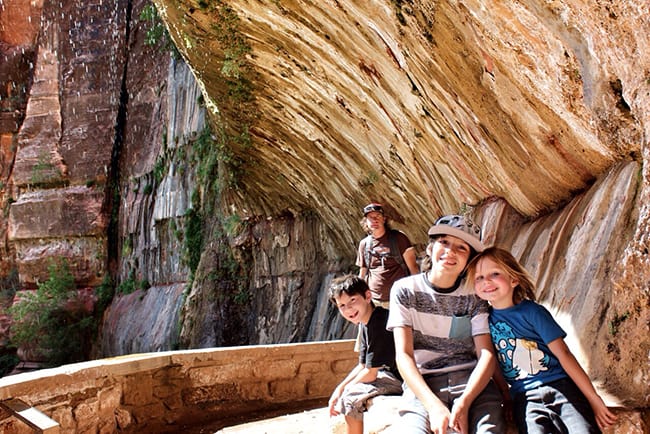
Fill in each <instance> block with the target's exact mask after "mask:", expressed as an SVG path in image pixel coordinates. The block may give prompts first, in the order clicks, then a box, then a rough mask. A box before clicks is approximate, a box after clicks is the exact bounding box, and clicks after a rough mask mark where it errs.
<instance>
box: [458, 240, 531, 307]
mask: <svg viewBox="0 0 650 434" xmlns="http://www.w3.org/2000/svg"><path fill="white" fill-rule="evenodd" d="M483 258H489V259H491V260H493V261H494V262H495V263H496V264H497V265H498V266H499V267H500V268H502V269H503V271H504V272H505V273H506V274H507V275H508V276H510V278H512V279H516V280H517V281H519V284H518V285H517V286H516V287H515V289H514V291H513V292H512V302H513V303H514V304H519V303H521V302H522V301H523V300H532V301H535V284H534V283H533V279H532V278H531V277H530V274H528V271H526V269H525V268H524V267H522V266H521V264H520V263H519V261H517V259H516V258H515V257H514V256H512V254H511V253H510V252H509V251H507V250H505V249H502V248H500V247H489V248H487V249H485V250H483V251H482V252H481V253H479V254H478V255H477V256H476V257H474V258H473V259H472V261H471V262H470V263H469V265H468V266H467V268H468V270H467V280H468V282H469V283H470V284H473V282H474V277H475V276H476V266H477V265H478V262H479V261H480V260H481V259H483Z"/></svg>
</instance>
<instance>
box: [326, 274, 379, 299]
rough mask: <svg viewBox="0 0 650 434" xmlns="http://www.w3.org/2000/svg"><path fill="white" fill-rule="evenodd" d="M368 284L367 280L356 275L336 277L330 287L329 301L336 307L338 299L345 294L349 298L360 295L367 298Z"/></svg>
mask: <svg viewBox="0 0 650 434" xmlns="http://www.w3.org/2000/svg"><path fill="white" fill-rule="evenodd" d="M369 290H370V288H368V284H367V283H366V281H365V280H363V279H362V278H360V277H359V276H357V275H356V274H346V275H344V276H340V277H336V278H334V279H333V280H332V283H330V287H329V299H330V301H331V302H332V303H333V304H335V305H336V298H337V297H340V296H341V294H343V293H345V294H347V295H348V296H350V297H351V296H353V295H355V294H360V295H361V296H363V297H365V296H366V291H369Z"/></svg>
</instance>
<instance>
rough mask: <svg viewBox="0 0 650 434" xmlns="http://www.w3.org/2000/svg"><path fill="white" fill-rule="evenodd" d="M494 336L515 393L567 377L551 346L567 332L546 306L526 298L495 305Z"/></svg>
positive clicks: (491, 326)
mask: <svg viewBox="0 0 650 434" xmlns="http://www.w3.org/2000/svg"><path fill="white" fill-rule="evenodd" d="M490 336H491V337H492V343H493V344H494V347H495V349H496V351H497V360H498V361H499V365H500V367H501V372H503V376H504V377H505V379H506V381H507V382H508V383H509V384H510V392H511V393H512V394H513V395H514V394H517V393H521V392H523V391H525V390H530V389H533V388H535V387H539V386H541V385H543V384H548V383H550V382H551V381H555V380H558V379H560V378H565V377H567V374H566V372H564V369H563V368H562V366H561V365H560V362H559V361H558V359H557V358H556V357H555V356H554V355H553V353H552V352H551V351H550V350H549V348H548V346H547V344H548V343H550V342H552V341H554V340H556V339H557V338H565V337H566V333H565V332H564V330H562V328H561V327H560V326H559V325H558V323H557V322H556V321H555V320H554V319H553V316H552V315H551V313H550V312H549V311H548V310H547V309H546V308H545V307H544V306H542V305H540V304H537V303H535V302H534V301H530V300H524V301H522V302H521V303H519V304H517V305H515V306H513V307H510V308H507V309H492V308H491V309H490Z"/></svg>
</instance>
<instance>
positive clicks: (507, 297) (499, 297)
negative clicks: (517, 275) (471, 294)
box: [474, 257, 519, 309]
mask: <svg viewBox="0 0 650 434" xmlns="http://www.w3.org/2000/svg"><path fill="white" fill-rule="evenodd" d="M518 284H519V281H518V280H517V279H514V278H512V277H511V276H510V275H508V274H507V273H506V272H505V271H504V270H503V268H501V267H500V266H499V265H498V264H497V263H496V262H494V261H493V260H492V259H491V258H490V257H484V258H481V259H479V261H478V262H477V263H476V273H475V275H474V290H475V291H476V295H478V296H479V297H480V298H482V299H483V300H486V301H488V302H490V304H491V305H492V307H494V308H495V309H506V308H508V307H512V306H514V302H513V301H512V294H513V292H514V290H515V288H516V287H517V285H518Z"/></svg>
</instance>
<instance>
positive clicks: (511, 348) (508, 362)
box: [490, 321, 550, 381]
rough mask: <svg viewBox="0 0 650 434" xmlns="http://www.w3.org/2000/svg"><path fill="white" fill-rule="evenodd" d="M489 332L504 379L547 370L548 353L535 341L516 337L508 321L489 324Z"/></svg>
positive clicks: (517, 378) (522, 376)
mask: <svg viewBox="0 0 650 434" xmlns="http://www.w3.org/2000/svg"><path fill="white" fill-rule="evenodd" d="M490 334H491V335H492V342H493V343H494V347H495V348H496V350H497V358H498V360H499V364H500V365H501V369H502V371H503V375H504V377H505V378H506V380H509V381H513V380H521V379H523V378H526V377H528V376H529V375H536V374H537V373H539V372H541V371H546V370H548V365H549V362H550V357H549V355H548V354H545V353H544V352H543V351H541V350H540V349H539V348H538V347H537V342H535V341H529V340H526V339H518V338H517V337H516V336H515V333H514V331H513V330H512V327H510V325H509V324H508V323H505V322H502V321H499V322H497V323H495V324H490Z"/></svg>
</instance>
